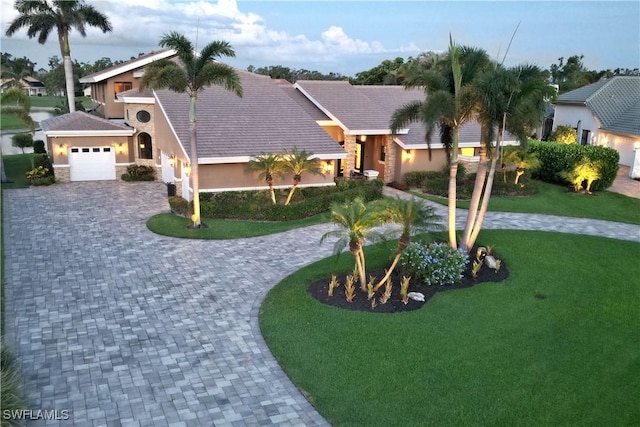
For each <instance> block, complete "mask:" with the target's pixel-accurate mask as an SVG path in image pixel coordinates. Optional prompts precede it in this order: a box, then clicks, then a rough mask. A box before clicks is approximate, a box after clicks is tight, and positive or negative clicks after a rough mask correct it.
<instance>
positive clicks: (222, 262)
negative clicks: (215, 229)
mask: <svg viewBox="0 0 640 427" xmlns="http://www.w3.org/2000/svg"><path fill="white" fill-rule="evenodd" d="M165 191H166V190H165V188H164V185H163V184H161V183H117V182H107V183H98V182H94V183H75V184H57V185H55V186H52V187H49V188H39V187H33V188H29V189H25V190H8V191H5V192H4V202H5V205H4V215H5V218H3V221H4V227H5V228H4V233H5V256H6V257H7V259H6V262H5V273H6V275H7V277H6V284H5V301H6V307H5V309H6V313H5V319H6V322H7V324H6V334H7V336H6V339H7V342H8V343H9V344H10V345H11V346H12V348H13V349H14V350H15V351H16V352H17V353H18V361H19V363H21V367H22V372H23V373H24V374H25V383H26V384H25V386H26V391H27V397H28V400H29V401H28V404H29V408H30V409H34V410H37V409H57V410H69V411H70V416H71V418H70V422H68V421H61V422H60V424H61V425H77V426H105V425H106V426H119V425H124V426H127V425H131V426H139V425H140V426H166V425H171V426H210V425H238V426H245V425H268V424H278V425H306V426H313V425H325V424H326V422H325V421H324V420H323V419H322V417H320V416H319V415H318V414H317V412H315V410H314V409H313V408H312V407H311V405H310V404H309V403H308V402H307V401H306V400H305V399H304V398H303V397H302V395H301V394H300V393H299V392H298V391H297V389H296V388H295V387H294V386H293V385H292V384H291V382H290V381H289V380H288V379H287V377H286V375H285V374H284V373H283V372H282V370H281V369H280V367H279V366H278V364H277V363H276V362H275V360H274V358H273V357H272V355H271V353H270V352H269V351H268V349H267V348H266V345H265V343H264V341H263V339H262V337H261V335H260V331H259V328H258V323H257V322H258V320H257V319H258V310H259V305H260V303H261V301H262V299H263V297H264V295H265V293H266V292H267V290H268V289H269V288H271V287H272V286H273V285H275V284H276V283H278V282H279V281H280V280H281V279H282V278H284V277H285V276H286V275H287V274H289V273H291V272H293V271H295V270H297V269H299V268H300V267H301V266H303V265H306V264H308V263H310V262H312V261H314V260H316V259H320V258H324V257H326V256H328V255H330V253H331V249H332V245H331V244H325V245H323V246H319V245H318V239H319V237H320V236H321V235H322V234H323V232H325V231H327V230H329V229H331V227H332V226H330V225H317V226H313V227H309V228H305V229H303V230H293V231H290V232H286V233H281V234H278V235H273V236H265V237H257V238H252V239H239V240H231V241H197V240H181V239H172V238H168V237H162V236H158V235H155V234H153V233H151V232H150V231H148V230H147V228H146V226H145V221H146V220H147V219H148V218H149V217H150V216H151V215H153V214H156V213H159V212H162V211H167V210H168V205H167V201H166V197H165ZM385 191H388V192H393V191H392V189H389V188H388V187H385ZM403 196H404V197H407V194H403ZM436 209H437V210H438V212H439V213H440V214H441V215H446V214H445V212H444V211H445V209H446V208H444V207H441V206H436ZM464 218H465V216H464V215H462V213H461V215H459V216H458V225H459V226H462V221H464ZM484 226H485V227H486V228H507V229H529V230H551V231H560V232H568V233H583V234H591V235H600V236H607V237H612V238H618V239H626V240H632V241H640V227H639V226H637V225H631V224H620V223H613V222H608V221H595V220H589V219H584V218H571V219H569V218H563V217H554V216H546V215H532V214H509V213H501V212H489V213H488V214H487V218H486V220H485V223H484ZM43 424H45V423H44V422H43V421H35V422H29V425H43ZM47 425H50V424H47Z"/></svg>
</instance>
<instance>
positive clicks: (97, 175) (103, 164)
mask: <svg viewBox="0 0 640 427" xmlns="http://www.w3.org/2000/svg"><path fill="white" fill-rule="evenodd" d="M69 167H70V169H71V170H70V174H71V181H106V180H113V179H116V153H115V151H114V149H113V147H71V148H70V149H69Z"/></svg>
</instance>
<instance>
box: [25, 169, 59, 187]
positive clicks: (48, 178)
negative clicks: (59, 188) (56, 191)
mask: <svg viewBox="0 0 640 427" xmlns="http://www.w3.org/2000/svg"><path fill="white" fill-rule="evenodd" d="M25 175H26V176H27V179H28V180H29V184H31V185H51V184H53V183H54V182H56V178H55V177H54V176H53V175H51V173H50V171H49V169H48V168H45V167H42V166H38V167H36V168H33V169H31V170H30V171H28V172H27V173H26V174H25Z"/></svg>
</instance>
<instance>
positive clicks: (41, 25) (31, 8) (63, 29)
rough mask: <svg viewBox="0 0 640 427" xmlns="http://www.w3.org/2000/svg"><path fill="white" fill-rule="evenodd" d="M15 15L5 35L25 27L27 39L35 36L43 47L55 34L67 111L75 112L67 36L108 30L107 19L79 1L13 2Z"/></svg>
mask: <svg viewBox="0 0 640 427" xmlns="http://www.w3.org/2000/svg"><path fill="white" fill-rule="evenodd" d="M15 8H16V10H17V11H18V13H19V15H18V17H17V18H16V19H14V20H13V21H12V22H11V23H10V24H9V27H8V28H7V31H6V35H7V36H9V37H10V36H12V35H13V34H14V33H16V32H17V31H18V30H19V29H21V28H22V27H26V28H27V35H28V36H29V38H33V37H35V36H36V35H37V36H38V43H40V44H44V43H45V42H46V41H47V39H48V38H49V34H50V33H51V31H53V30H54V29H55V30H56V32H57V33H58V42H59V44H60V53H61V54H62V61H63V64H64V74H65V86H66V88H67V102H68V104H69V109H70V111H71V112H73V111H75V90H74V77H73V65H72V63H71V47H70V45H69V33H70V32H71V31H72V29H76V30H77V31H78V33H80V35H82V37H86V35H87V33H86V27H87V26H90V27H96V28H98V29H100V30H102V32H103V33H106V32H110V31H111V30H112V28H111V23H110V22H109V19H108V18H107V17H106V16H105V15H104V14H102V13H101V12H99V11H98V10H97V9H96V8H95V7H93V6H92V5H87V4H85V3H84V1H82V0H52V1H51V2H49V1H48V0H16V2H15Z"/></svg>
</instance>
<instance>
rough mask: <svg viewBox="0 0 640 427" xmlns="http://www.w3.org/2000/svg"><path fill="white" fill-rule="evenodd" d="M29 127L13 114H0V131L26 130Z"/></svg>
mask: <svg viewBox="0 0 640 427" xmlns="http://www.w3.org/2000/svg"><path fill="white" fill-rule="evenodd" d="M28 128H29V125H28V124H26V123H25V122H24V120H22V119H20V118H18V117H16V116H14V115H13V114H6V113H0V129H2V130H12V129H28Z"/></svg>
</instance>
